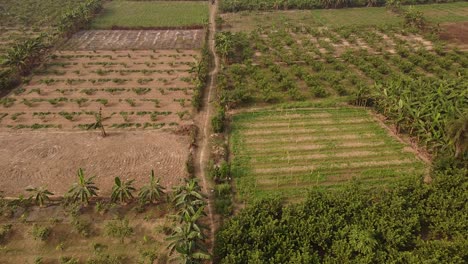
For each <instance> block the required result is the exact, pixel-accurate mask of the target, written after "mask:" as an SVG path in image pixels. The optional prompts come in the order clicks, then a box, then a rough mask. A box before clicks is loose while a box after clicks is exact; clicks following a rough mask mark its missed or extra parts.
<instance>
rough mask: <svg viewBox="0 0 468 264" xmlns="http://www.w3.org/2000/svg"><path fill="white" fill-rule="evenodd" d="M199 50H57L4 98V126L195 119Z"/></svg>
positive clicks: (146, 124) (141, 124)
mask: <svg viewBox="0 0 468 264" xmlns="http://www.w3.org/2000/svg"><path fill="white" fill-rule="evenodd" d="M199 56H200V55H199V52H198V51H194V50H158V51H130V50H128V51H125V50H124V51H95V52H93V51H58V52H56V53H55V54H54V55H53V56H52V58H51V60H50V61H48V62H47V63H46V64H45V66H44V67H42V68H41V69H38V70H36V71H35V73H34V75H33V77H32V78H31V80H28V81H27V83H28V84H26V85H24V86H22V87H18V88H17V89H15V90H14V91H13V92H12V93H11V94H10V95H9V96H7V97H5V98H2V99H1V101H0V103H1V104H0V128H1V129H15V130H17V129H40V128H49V129H51V128H54V129H57V128H58V129H73V130H82V129H86V128H87V127H88V125H89V124H91V123H93V122H95V115H96V113H97V112H98V111H99V109H100V108H102V115H103V117H105V121H104V125H105V127H106V128H109V129H125V128H139V129H160V128H168V127H171V128H172V127H177V126H179V125H185V124H191V123H192V117H191V115H192V113H191V110H192V106H191V99H192V97H193V91H194V84H193V78H194V73H191V69H192V67H194V66H195V65H196V64H197V61H198V60H199Z"/></svg>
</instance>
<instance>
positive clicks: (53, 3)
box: [0, 0, 83, 73]
mask: <svg viewBox="0 0 468 264" xmlns="http://www.w3.org/2000/svg"><path fill="white" fill-rule="evenodd" d="M82 2H83V1H74V0H64V1H57V0H44V1H35V0H18V1H11V0H0V62H1V61H3V56H4V55H5V53H6V52H7V50H8V49H9V48H10V47H12V45H13V44H15V43H17V42H18V41H22V40H26V39H30V38H34V37H38V36H39V35H40V34H41V33H42V32H49V31H54V30H56V23H57V22H58V21H59V20H60V16H61V14H62V12H64V11H65V10H69V9H71V8H75V7H76V6H78V5H79V4H80V3H82ZM3 69H4V67H3V66H1V65H0V73H1V71H2V70H3Z"/></svg>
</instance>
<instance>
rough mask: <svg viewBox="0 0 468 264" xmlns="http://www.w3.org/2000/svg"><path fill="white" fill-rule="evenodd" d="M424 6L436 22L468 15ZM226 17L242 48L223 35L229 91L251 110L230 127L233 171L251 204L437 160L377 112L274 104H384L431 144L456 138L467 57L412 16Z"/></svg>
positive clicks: (386, 181) (226, 99)
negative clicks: (454, 123) (450, 121)
mask: <svg viewBox="0 0 468 264" xmlns="http://www.w3.org/2000/svg"><path fill="white" fill-rule="evenodd" d="M416 8H417V9H420V10H422V11H423V12H424V13H426V12H432V13H434V14H435V15H433V16H431V17H430V18H429V20H430V21H433V22H443V21H452V22H453V21H463V20H466V15H465V14H466V12H467V8H468V7H467V5H466V3H454V4H449V5H427V6H418V7H416ZM222 18H223V20H224V21H223V24H222V25H223V26H222V29H223V30H224V32H226V33H221V34H224V35H223V36H225V38H226V39H229V38H231V41H232V43H234V44H231V45H233V46H234V48H233V50H234V51H229V50H228V52H226V53H224V50H223V49H222V47H223V44H222V42H221V41H220V44H219V47H220V48H219V49H218V52H220V54H221V56H224V60H223V62H224V68H223V69H222V71H221V72H220V75H219V78H218V85H219V87H218V89H219V91H220V93H221V95H220V97H219V98H220V100H223V103H224V105H225V106H226V107H228V108H244V109H240V110H234V111H233V112H234V113H237V112H247V113H241V114H234V116H233V118H232V124H231V126H232V130H231V131H230V150H231V154H232V155H231V157H230V159H231V161H232V164H231V169H232V174H233V176H234V177H233V178H234V179H236V181H235V182H236V185H235V189H236V191H237V193H238V196H239V197H240V198H241V199H242V200H247V201H249V200H251V199H252V198H258V197H265V196H277V195H278V194H279V195H283V196H285V197H287V198H290V199H295V198H297V197H304V195H305V193H306V191H307V189H308V188H310V187H314V186H319V187H320V188H326V189H339V188H341V186H343V184H344V183H345V182H348V181H350V180H351V179H353V178H355V179H358V180H359V181H360V182H362V184H363V185H364V186H365V188H374V189H375V188H377V187H384V188H385V187H389V186H391V185H392V184H393V183H396V182H398V179H401V178H403V177H407V176H410V175H413V174H416V175H422V174H424V171H425V168H427V166H428V165H427V164H425V163H424V162H421V161H420V160H419V159H418V158H416V156H415V154H414V151H412V150H411V148H410V147H408V146H405V144H404V143H401V142H400V141H398V140H396V139H394V138H392V137H391V136H390V135H389V134H388V132H387V130H385V129H384V128H382V127H380V125H379V124H378V123H377V122H376V121H375V120H374V118H373V117H372V116H371V115H369V113H367V110H364V109H355V108H351V109H350V108H338V109H335V110H330V109H322V108H317V109H313V110H306V109H296V110H284V111H270V110H261V107H263V106H267V105H269V104H272V103H285V104H289V105H287V107H288V108H297V107H308V106H314V107H317V106H319V107H320V106H324V107H336V106H338V107H342V106H343V105H345V104H348V103H351V104H355V105H361V106H363V105H373V106H375V108H376V109H377V110H378V111H379V112H381V113H383V114H384V115H385V116H386V117H388V118H389V119H388V120H387V125H389V124H390V125H396V129H395V131H399V132H405V133H409V134H411V135H412V136H414V137H415V138H417V139H418V140H419V144H420V146H422V147H426V148H428V149H430V150H434V149H435V148H438V147H439V146H440V145H441V144H442V145H444V144H445V145H446V144H448V143H447V139H446V137H445V135H444V131H442V132H440V131H441V130H443V127H444V126H445V123H444V124H442V123H440V122H439V121H438V119H437V118H438V117H437V116H438V115H439V116H443V117H441V119H443V120H447V118H452V116H455V115H456V113H458V112H459V111H463V109H466V100H464V99H463V98H466V91H467V90H466V75H467V73H468V72H467V70H466V68H467V66H468V54H467V52H466V51H463V50H460V49H459V48H454V47H453V46H451V45H448V44H447V43H446V42H444V41H441V40H440V39H439V38H438V37H437V36H435V35H431V34H422V33H421V32H420V31H418V30H415V29H414V28H413V29H412V28H408V27H403V26H402V23H403V18H402V17H399V16H397V15H395V14H393V13H391V12H390V11H388V10H386V9H384V8H362V9H343V10H341V9H340V10H311V11H277V12H241V13H236V14H223V15H222ZM236 32H240V33H238V34H239V35H234V36H232V35H230V34H231V33H234V34H236ZM442 32H444V31H442ZM221 34H220V35H221ZM219 39H221V40H222V39H224V38H223V37H219ZM458 47H460V48H463V46H458ZM230 52H231V53H230ZM405 80H406V81H405ZM447 80H449V81H447ZM376 83H377V85H376ZM410 84H411V85H410ZM437 87H438V88H437ZM424 104H426V105H428V104H430V105H433V106H431V107H430V108H425V106H424ZM451 106H454V107H455V108H457V109H458V110H453V109H455V108H454V107H451ZM249 107H255V109H254V110H252V111H249V109H248V108H249ZM245 108H247V109H245ZM391 108H392V109H394V110H390V109H391ZM398 109H399V110H398ZM403 109H404V110H403ZM425 109H426V110H425ZM427 109H438V110H431V111H428V110H427ZM451 109H452V110H453V111H452V110H451ZM403 112H404V114H403ZM403 116H405V117H406V118H408V119H407V121H402V120H403V119H405V117H403ZM409 117H411V118H409ZM390 120H392V121H390ZM443 122H446V121H443ZM403 123H404V124H403Z"/></svg>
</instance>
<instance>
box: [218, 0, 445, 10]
mask: <svg viewBox="0 0 468 264" xmlns="http://www.w3.org/2000/svg"><path fill="white" fill-rule="evenodd" d="M220 2H221V5H220V9H221V11H223V12H239V11H242V10H288V9H321V8H345V7H372V6H384V5H388V4H389V3H390V4H392V3H393V2H395V0H382V1H375V0H360V1H341V0H328V1H323V0H287V1H286V0H220ZM398 2H399V3H401V4H402V5H418V4H430V3H441V2H454V1H453V0H446V1H436V0H423V1H416V0H402V1H398Z"/></svg>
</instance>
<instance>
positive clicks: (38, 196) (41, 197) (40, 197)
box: [26, 187, 54, 207]
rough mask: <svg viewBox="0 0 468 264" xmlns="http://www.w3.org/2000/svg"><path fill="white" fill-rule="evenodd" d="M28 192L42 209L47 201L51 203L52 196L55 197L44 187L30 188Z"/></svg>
mask: <svg viewBox="0 0 468 264" xmlns="http://www.w3.org/2000/svg"><path fill="white" fill-rule="evenodd" d="M26 191H27V192H30V193H32V195H31V197H32V198H34V201H35V202H36V204H38V205H39V206H40V207H43V206H44V205H45V204H46V202H47V201H50V197H49V196H50V195H54V194H53V193H52V192H50V191H49V190H47V189H46V188H44V187H29V188H27V189H26Z"/></svg>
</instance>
